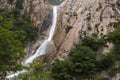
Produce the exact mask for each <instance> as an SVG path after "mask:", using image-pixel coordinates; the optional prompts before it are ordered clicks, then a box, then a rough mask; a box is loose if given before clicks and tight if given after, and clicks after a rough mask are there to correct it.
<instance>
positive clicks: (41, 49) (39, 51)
mask: <svg viewBox="0 0 120 80" xmlns="http://www.w3.org/2000/svg"><path fill="white" fill-rule="evenodd" d="M56 23H57V6H53V22H52V26H51V29H50V33H49V37H48V39H47V40H45V41H44V42H43V43H42V44H41V46H40V47H39V48H38V49H37V51H36V53H35V54H34V55H32V56H30V57H28V58H27V59H26V60H25V62H23V65H24V66H27V65H29V63H32V62H33V60H34V59H36V58H37V57H39V56H41V55H44V54H45V53H46V49H47V46H48V44H49V43H50V41H51V40H52V38H53V35H54V32H55V27H56ZM24 72H27V71H26V70H22V71H18V72H17V73H15V74H11V75H8V76H6V78H8V79H9V78H13V77H15V76H18V75H19V74H21V73H24Z"/></svg>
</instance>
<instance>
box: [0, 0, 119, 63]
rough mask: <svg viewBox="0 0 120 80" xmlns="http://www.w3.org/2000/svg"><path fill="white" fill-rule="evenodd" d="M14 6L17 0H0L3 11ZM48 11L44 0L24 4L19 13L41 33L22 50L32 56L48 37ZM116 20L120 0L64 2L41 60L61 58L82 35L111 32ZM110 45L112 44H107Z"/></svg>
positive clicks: (49, 17)
mask: <svg viewBox="0 0 120 80" xmlns="http://www.w3.org/2000/svg"><path fill="white" fill-rule="evenodd" d="M15 4H16V0H14V1H13V3H12V4H9V3H8V1H7V0H0V8H2V9H3V8H4V9H9V8H15ZM51 10H52V7H51V6H50V4H49V3H48V2H47V0H25V1H24V3H23V10H22V12H23V13H27V14H28V15H29V16H30V18H31V21H32V22H33V23H34V25H35V26H36V27H38V29H39V32H40V33H39V37H38V39H37V40H36V41H35V42H32V43H29V44H28V45H27V46H26V48H25V51H26V52H27V53H28V54H34V52H35V51H36V49H37V48H38V47H39V46H40V44H41V43H42V42H43V41H44V40H45V39H46V38H47V37H48V33H49V26H50V25H51V20H52V11H51ZM118 19H120V0H64V2H63V3H62V4H60V5H59V6H58V21H57V26H56V32H55V35H54V39H53V42H51V44H50V47H49V49H48V51H47V54H46V55H45V56H43V57H42V59H43V60H45V59H47V60H48V61H52V60H53V58H55V57H57V58H59V59H64V58H65V57H67V54H68V53H69V51H70V50H71V49H72V48H73V47H74V44H75V43H78V42H79V41H80V39H82V38H83V37H84V36H85V35H88V36H95V37H96V38H100V37H101V36H104V35H106V34H108V33H109V32H111V31H113V30H114V28H113V26H112V25H111V23H113V22H115V21H117V20H118ZM110 45H112V44H108V46H110ZM110 48H111V46H110ZM105 50H108V48H105ZM51 54H52V55H51Z"/></svg>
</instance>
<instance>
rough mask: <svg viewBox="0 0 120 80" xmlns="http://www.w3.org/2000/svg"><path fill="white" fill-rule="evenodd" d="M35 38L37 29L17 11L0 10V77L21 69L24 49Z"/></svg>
mask: <svg viewBox="0 0 120 80" xmlns="http://www.w3.org/2000/svg"><path fill="white" fill-rule="evenodd" d="M36 36H37V29H36V28H35V27H33V25H32V24H31V22H30V20H29V19H28V18H27V17H26V16H24V15H20V12H19V11H18V10H15V9H14V10H9V11H5V10H0V77H2V78H4V77H5V76H6V74H7V72H9V71H17V70H20V69H21V68H22V66H21V60H22V58H23V57H24V54H25V52H24V47H25V46H26V44H27V42H29V41H33V40H34V39H35V38H36Z"/></svg>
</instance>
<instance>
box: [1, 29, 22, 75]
mask: <svg viewBox="0 0 120 80" xmlns="http://www.w3.org/2000/svg"><path fill="white" fill-rule="evenodd" d="M14 35H15V34H13V33H12V32H11V31H8V30H5V29H3V28H1V27H0V73H1V74H2V76H5V75H6V73H7V72H9V71H16V70H18V69H20V68H21V66H20V65H21V59H22V58H23V56H24V52H23V48H22V47H21V46H22V44H21V42H20V41H19V40H16V39H15V38H14Z"/></svg>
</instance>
